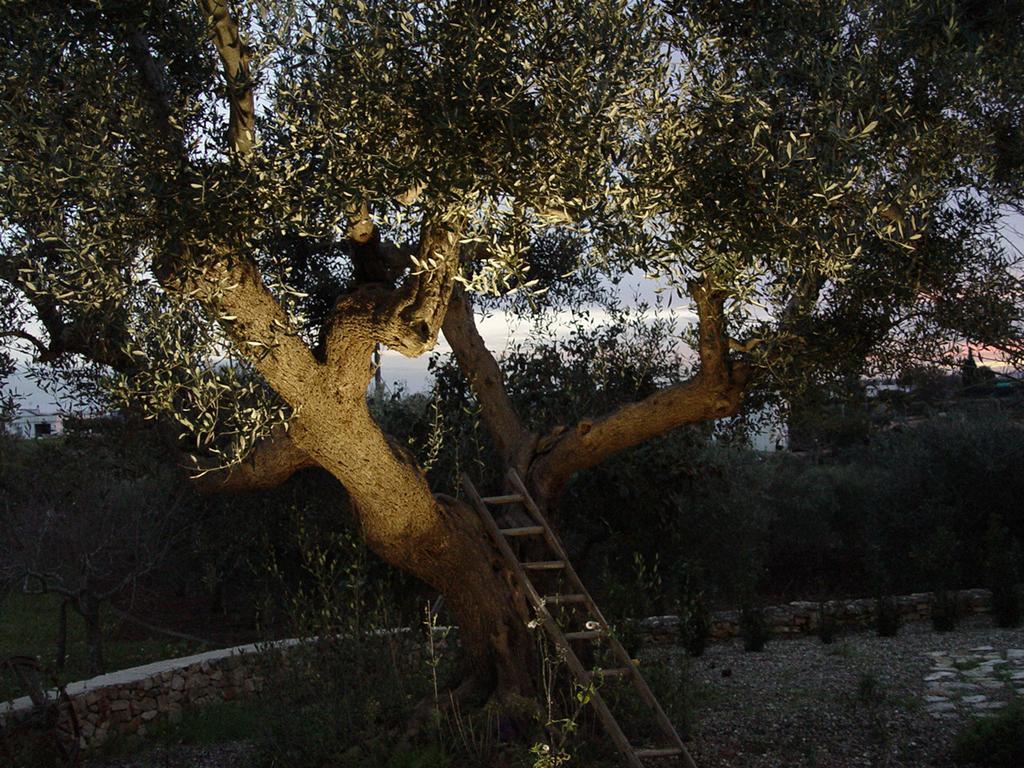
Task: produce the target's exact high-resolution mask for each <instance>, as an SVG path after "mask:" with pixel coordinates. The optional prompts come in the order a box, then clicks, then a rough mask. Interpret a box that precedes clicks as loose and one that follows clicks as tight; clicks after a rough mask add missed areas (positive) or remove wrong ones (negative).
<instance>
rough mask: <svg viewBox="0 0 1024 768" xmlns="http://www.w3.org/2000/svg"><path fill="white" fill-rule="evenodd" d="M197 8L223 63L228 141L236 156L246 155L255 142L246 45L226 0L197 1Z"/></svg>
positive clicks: (254, 116) (253, 112) (253, 113)
mask: <svg viewBox="0 0 1024 768" xmlns="http://www.w3.org/2000/svg"><path fill="white" fill-rule="evenodd" d="M199 8H200V10H202V12H203V15H204V16H206V22H207V24H208V25H209V27H210V39H211V40H212V41H213V44H214V47H216V49H217V53H218V54H219V55H220V60H221V62H223V64H224V80H225V82H226V83H227V87H228V103H229V104H230V109H231V114H230V118H229V124H228V144H229V145H230V147H231V149H232V150H234V151H235V152H236V153H238V155H246V154H248V153H249V151H250V150H251V149H252V147H253V143H254V141H255V136H256V134H255V124H256V109H255V104H254V99H253V83H252V78H251V76H250V73H249V59H250V51H249V46H248V45H246V43H245V41H244V40H243V39H242V36H241V34H239V31H238V25H237V24H236V23H235V21H234V19H232V18H231V14H230V13H228V4H227V0H199Z"/></svg>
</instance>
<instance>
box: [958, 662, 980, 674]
mask: <svg viewBox="0 0 1024 768" xmlns="http://www.w3.org/2000/svg"><path fill="white" fill-rule="evenodd" d="M980 666H981V661H980V660H979V659H969V660H968V661H954V662H953V667H954V668H955V669H959V670H960V671H961V672H964V671H966V670H968V669H976V668H977V667H980Z"/></svg>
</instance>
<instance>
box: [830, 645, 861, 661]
mask: <svg viewBox="0 0 1024 768" xmlns="http://www.w3.org/2000/svg"><path fill="white" fill-rule="evenodd" d="M825 653H826V654H827V655H829V656H838V657H839V658H842V659H852V658H853V657H854V656H856V655H857V652H856V651H855V650H854V648H853V646H852V645H850V644H849V643H839V644H838V645H833V646H832V647H831V648H828V649H826V650H825Z"/></svg>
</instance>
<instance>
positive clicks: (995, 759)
mask: <svg viewBox="0 0 1024 768" xmlns="http://www.w3.org/2000/svg"><path fill="white" fill-rule="evenodd" d="M953 761H954V762H955V763H956V764H957V765H976V766H985V767H986V768H1018V767H1019V766H1021V765H1024V702H1020V701H1015V702H1013V703H1012V704H1011V705H1010V706H1008V707H1006V709H1004V710H1002V711H1000V712H998V713H996V714H994V715H989V716H987V717H982V718H979V719H977V720H973V721H971V722H970V723H968V724H967V725H966V726H965V727H964V729H963V730H962V731H960V733H959V734H958V735H957V737H956V740H955V741H954V743H953Z"/></svg>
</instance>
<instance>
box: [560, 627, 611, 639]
mask: <svg viewBox="0 0 1024 768" xmlns="http://www.w3.org/2000/svg"><path fill="white" fill-rule="evenodd" d="M599 637H604V630H601V629H588V630H586V631H584V632H566V633H565V639H566V640H595V639H597V638H599Z"/></svg>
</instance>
